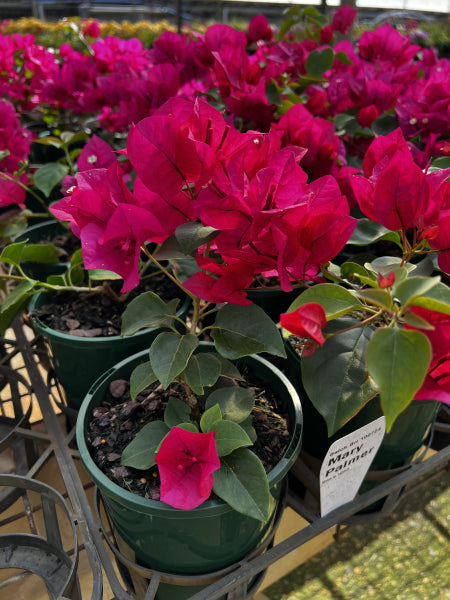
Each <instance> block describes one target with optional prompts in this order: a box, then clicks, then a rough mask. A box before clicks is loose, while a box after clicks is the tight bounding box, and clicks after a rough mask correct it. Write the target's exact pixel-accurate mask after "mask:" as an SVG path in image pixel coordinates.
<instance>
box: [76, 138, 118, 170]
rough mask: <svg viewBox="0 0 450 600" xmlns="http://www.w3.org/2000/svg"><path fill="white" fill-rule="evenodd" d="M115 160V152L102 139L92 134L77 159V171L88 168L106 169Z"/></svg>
mask: <svg viewBox="0 0 450 600" xmlns="http://www.w3.org/2000/svg"><path fill="white" fill-rule="evenodd" d="M116 160H117V156H116V153H115V152H114V150H113V149H112V148H111V146H110V145H109V144H107V143H106V142H105V141H104V140H102V139H101V138H99V137H98V136H97V135H93V136H92V137H91V139H90V140H89V141H88V143H87V144H86V145H85V147H84V148H83V150H82V151H81V153H80V156H79V157H78V160H77V167H78V170H79V171H89V169H101V168H105V169H107V168H108V167H109V166H111V165H112V164H113V163H115V162H116Z"/></svg>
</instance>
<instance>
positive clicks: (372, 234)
mask: <svg viewBox="0 0 450 600" xmlns="http://www.w3.org/2000/svg"><path fill="white" fill-rule="evenodd" d="M380 240H389V241H391V242H395V243H396V244H397V245H399V246H400V248H402V247H403V246H402V243H401V239H400V235H399V234H398V233H397V232H396V231H390V230H389V229H386V227H383V225H380V223H376V222H375V221H372V220H370V219H367V218H363V219H358V223H357V224H356V227H355V229H354V231H353V233H352V235H351V237H350V239H349V240H348V242H347V244H352V245H354V246H368V245H369V244H373V243H374V242H378V241H380Z"/></svg>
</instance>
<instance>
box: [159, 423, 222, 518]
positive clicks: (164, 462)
mask: <svg viewBox="0 0 450 600" xmlns="http://www.w3.org/2000/svg"><path fill="white" fill-rule="evenodd" d="M214 437H215V431H210V432H208V433H194V432H193V431H187V430H185V429H182V428H181V427H172V429H171V430H170V432H169V433H168V435H167V436H166V437H165V438H164V440H163V441H162V443H161V446H160V448H159V450H158V453H157V455H156V458H155V460H156V464H157V465H158V469H159V475H160V478H161V501H162V502H166V503H167V504H169V505H170V506H173V507H174V508H181V509H183V510H192V509H194V508H196V507H197V506H199V505H200V504H202V503H203V502H204V501H205V500H208V498H209V496H210V494H211V490H212V486H213V483H214V477H213V475H212V474H213V473H214V471H217V469H219V468H220V460H219V457H218V455H217V450H216V443H215V441H214Z"/></svg>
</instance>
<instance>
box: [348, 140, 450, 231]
mask: <svg viewBox="0 0 450 600" xmlns="http://www.w3.org/2000/svg"><path fill="white" fill-rule="evenodd" d="M363 170H364V175H365V177H360V176H358V175H355V176H354V177H353V178H352V184H353V191H354V193H355V196H356V198H357V200H358V204H359V206H360V208H361V210H362V212H363V213H364V214H365V215H366V216H367V217H369V218H370V219H372V220H373V221H376V222H378V223H381V224H382V225H384V227H386V228H387V229H391V230H392V231H396V230H403V231H406V230H407V229H416V230H418V231H419V232H420V231H422V230H423V228H425V227H429V226H431V225H435V224H436V223H437V220H438V216H439V211H440V210H441V206H442V197H441V186H442V185H444V179H445V174H442V172H439V173H440V174H439V175H436V174H435V173H430V174H428V175H427V174H425V173H424V172H423V171H422V169H421V168H420V167H419V166H418V165H417V164H416V163H415V162H414V157H413V155H412V154H411V152H410V150H409V148H408V146H407V144H406V141H405V139H404V138H403V135H402V134H401V132H400V130H399V129H397V130H395V131H393V132H392V133H390V134H389V135H387V136H385V137H379V138H377V139H376V140H375V141H374V142H372V144H371V146H370V147H369V149H368V151H367V153H366V156H365V159H364V162H363Z"/></svg>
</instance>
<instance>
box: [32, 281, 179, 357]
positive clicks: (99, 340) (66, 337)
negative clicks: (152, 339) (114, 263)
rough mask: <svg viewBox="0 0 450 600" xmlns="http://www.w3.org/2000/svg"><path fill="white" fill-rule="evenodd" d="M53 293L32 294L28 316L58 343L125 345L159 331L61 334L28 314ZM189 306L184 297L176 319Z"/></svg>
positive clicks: (152, 328) (36, 317) (151, 329)
mask: <svg viewBox="0 0 450 600" xmlns="http://www.w3.org/2000/svg"><path fill="white" fill-rule="evenodd" d="M54 293H55V292H53V291H48V292H38V293H37V294H34V295H33V296H32V297H31V298H30V302H29V305H28V316H29V318H30V320H31V322H32V323H33V325H34V326H35V327H36V328H38V329H39V330H40V333H42V334H47V335H51V336H52V337H53V338H55V339H58V340H59V341H66V342H67V343H68V344H69V345H70V344H77V346H83V345H88V346H89V347H91V346H92V344H104V343H106V342H107V343H113V342H119V341H122V342H123V343H124V344H125V343H127V341H128V340H129V338H130V337H142V336H146V335H148V333H149V332H150V331H156V330H157V329H160V327H159V326H157V327H147V328H146V329H142V330H141V331H137V332H136V333H133V336H128V335H127V336H121V335H110V336H94V337H78V336H76V335H70V334H68V333H63V332H61V331H57V330H56V329H53V328H52V327H49V326H48V325H45V323H43V322H42V321H41V320H40V318H39V317H38V316H37V315H33V314H30V313H31V312H32V311H33V310H34V309H35V308H37V306H36V304H37V303H38V301H39V299H40V298H43V297H44V295H46V294H48V295H49V296H51V295H52V294H54ZM189 304H190V299H189V296H186V297H185V299H184V301H182V302H181V305H180V307H179V308H178V310H177V312H176V315H177V317H182V316H183V314H185V313H186V312H187V310H188V308H189Z"/></svg>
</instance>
